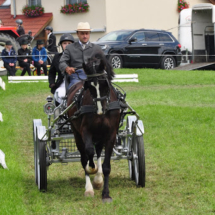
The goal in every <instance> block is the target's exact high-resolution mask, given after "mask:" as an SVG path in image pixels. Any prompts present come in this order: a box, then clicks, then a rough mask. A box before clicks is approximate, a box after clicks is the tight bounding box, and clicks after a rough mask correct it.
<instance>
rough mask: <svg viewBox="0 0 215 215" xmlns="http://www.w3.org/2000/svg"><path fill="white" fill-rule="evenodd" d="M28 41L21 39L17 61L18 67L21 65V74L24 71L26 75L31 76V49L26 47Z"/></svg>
mask: <svg viewBox="0 0 215 215" xmlns="http://www.w3.org/2000/svg"><path fill="white" fill-rule="evenodd" d="M27 44H28V41H27V40H22V42H21V48H20V49H19V50H18V61H19V65H20V67H23V71H22V73H21V76H23V75H25V73H26V71H27V72H28V75H29V76H31V68H30V64H31V51H30V50H29V49H28V48H27Z"/></svg>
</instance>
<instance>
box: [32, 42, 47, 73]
mask: <svg viewBox="0 0 215 215" xmlns="http://www.w3.org/2000/svg"><path fill="white" fill-rule="evenodd" d="M32 60H33V61H34V66H35V67H36V68H37V75H38V76H40V75H41V74H40V69H41V67H42V68H43V71H44V74H45V75H47V68H46V61H47V52H46V49H45V48H44V42H43V41H42V40H37V44H36V46H35V47H34V48H33V51H32Z"/></svg>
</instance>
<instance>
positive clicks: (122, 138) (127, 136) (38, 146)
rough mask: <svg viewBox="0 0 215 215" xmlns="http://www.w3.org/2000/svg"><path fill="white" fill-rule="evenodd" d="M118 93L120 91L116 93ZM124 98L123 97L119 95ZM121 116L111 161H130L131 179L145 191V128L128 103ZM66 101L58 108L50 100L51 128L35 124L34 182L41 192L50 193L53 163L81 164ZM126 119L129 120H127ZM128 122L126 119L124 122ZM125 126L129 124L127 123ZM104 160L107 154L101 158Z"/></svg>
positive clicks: (40, 123)
mask: <svg viewBox="0 0 215 215" xmlns="http://www.w3.org/2000/svg"><path fill="white" fill-rule="evenodd" d="M117 90H118V91H119V92H120V90H119V89H117ZM120 95H121V96H122V97H123V93H121V94H120ZM121 100H122V101H124V103H123V109H122V112H121V119H120V126H119V128H120V129H119V130H118V134H117V137H116V143H115V145H114V148H113V152H112V156H111V159H112V160H120V159H127V160H128V167H129V176H130V178H131V179H132V180H135V182H136V185H137V186H141V187H145V152H144V141H143V134H144V126H143V122H142V121H141V120H140V119H139V116H138V114H137V113H136V112H135V111H134V110H133V109H132V107H131V106H130V105H129V104H128V103H127V102H125V100H124V98H122V99H121ZM72 105H73V104H71V105H70V106H68V107H67V104H66V99H65V100H64V102H63V103H62V104H61V105H59V106H58V107H56V106H55V104H54V101H53V99H52V97H50V96H48V97H47V103H46V104H45V105H44V111H45V113H46V114H47V115H48V127H47V128H46V127H45V126H44V125H42V120H41V119H34V120H33V139H34V166H35V182H36V184H37V185H38V189H39V190H40V191H46V190H47V170H48V167H49V166H50V165H51V164H53V163H68V162H77V161H80V157H81V155H80V153H79V151H78V149H77V147H76V143H75V139H74V135H73V132H72V129H71V125H70V122H69V121H68V117H67V112H68V110H69V109H70V108H71V107H72ZM126 115H128V116H127V118H126ZM125 118H126V119H125ZM125 122H126V123H125ZM101 157H102V158H104V152H102V155H101Z"/></svg>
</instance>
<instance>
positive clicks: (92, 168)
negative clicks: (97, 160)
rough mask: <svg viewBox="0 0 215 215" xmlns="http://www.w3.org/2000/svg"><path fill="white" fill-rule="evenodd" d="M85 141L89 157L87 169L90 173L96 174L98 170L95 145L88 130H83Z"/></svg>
mask: <svg viewBox="0 0 215 215" xmlns="http://www.w3.org/2000/svg"><path fill="white" fill-rule="evenodd" d="M82 137H83V141H84V143H85V151H86V155H87V157H88V163H87V165H86V167H85V171H86V172H87V173H88V174H95V173H97V171H98V168H97V165H95V164H94V161H93V157H94V145H93V143H92V136H91V134H89V133H88V132H87V131H86V130H85V132H83V135H82Z"/></svg>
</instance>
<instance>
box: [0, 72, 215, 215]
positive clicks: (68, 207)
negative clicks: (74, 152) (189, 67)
mask: <svg viewBox="0 0 215 215" xmlns="http://www.w3.org/2000/svg"><path fill="white" fill-rule="evenodd" d="M116 72H117V73H121V74H125V73H138V75H139V83H123V84H120V86H122V87H123V88H124V90H125V91H126V92H127V98H126V100H127V101H128V102H129V104H130V105H131V106H132V107H133V108H134V109H135V110H136V111H137V112H138V114H139V115H140V117H141V119H142V120H143V123H144V126H145V135H144V141H145V153H146V168H147V169H146V173H147V176H146V187H145V188H136V186H135V183H134V181H131V180H130V179H129V178H128V165H127V161H125V160H121V161H112V172H111V175H110V194H111V196H112V198H113V202H112V203H111V204H103V203H102V201H101V191H95V197H94V198H85V197H84V186H85V178H84V172H83V170H82V168H81V164H80V163H70V164H68V165H66V166H65V165H61V164H53V165H51V166H50V168H49V171H48V192H47V193H40V192H39V191H38V189H37V186H36V184H35V182H34V163H33V140H32V120H33V119H37V118H41V119H42V120H43V124H44V125H46V124H47V116H46V115H45V114H44V113H43V105H44V104H45V102H46V100H45V99H46V97H47V95H49V94H50V93H49V88H48V84H47V83H22V84H9V83H7V80H6V77H4V80H5V81H6V91H3V90H1V89H0V112H2V113H3V119H4V122H0V149H2V150H3V151H4V152H5V154H6V162H7V166H8V167H9V170H4V169H2V168H1V167H0V214H132V215H133V214H150V215H151V214H156V215H157V214H165V215H166V214H174V215H175V214H180V215H181V214H186V215H187V214H192V215H193V214H214V213H215V194H214V193H215V179H214V175H215V168H214V163H215V147H214V142H215V102H214V100H215V98H214V97H215V81H214V77H215V72H214V71H189V72H188V71H163V70H153V69H134V70H132V69H122V70H117V71H116Z"/></svg>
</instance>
